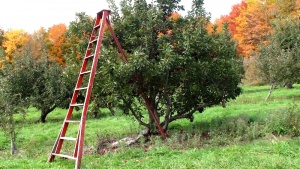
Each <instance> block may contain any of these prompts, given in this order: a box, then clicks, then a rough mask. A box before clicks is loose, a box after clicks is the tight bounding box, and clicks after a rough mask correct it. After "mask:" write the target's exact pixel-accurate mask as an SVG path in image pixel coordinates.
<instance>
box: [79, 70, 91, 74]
mask: <svg viewBox="0 0 300 169" xmlns="http://www.w3.org/2000/svg"><path fill="white" fill-rule="evenodd" d="M89 73H91V71H85V72H81V73H80V74H81V75H84V74H89Z"/></svg>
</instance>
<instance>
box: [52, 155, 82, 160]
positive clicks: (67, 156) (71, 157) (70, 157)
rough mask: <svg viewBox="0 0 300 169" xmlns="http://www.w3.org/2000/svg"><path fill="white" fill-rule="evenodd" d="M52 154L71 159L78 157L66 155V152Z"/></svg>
mask: <svg viewBox="0 0 300 169" xmlns="http://www.w3.org/2000/svg"><path fill="white" fill-rule="evenodd" d="M52 155H54V156H58V157H62V158H67V159H71V160H76V159H77V158H76V157H73V156H69V155H64V154H55V153H52Z"/></svg>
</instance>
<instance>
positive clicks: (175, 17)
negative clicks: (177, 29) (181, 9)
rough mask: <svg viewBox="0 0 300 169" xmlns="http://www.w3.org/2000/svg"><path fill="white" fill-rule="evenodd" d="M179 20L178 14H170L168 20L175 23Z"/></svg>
mask: <svg viewBox="0 0 300 169" xmlns="http://www.w3.org/2000/svg"><path fill="white" fill-rule="evenodd" d="M179 18H181V15H180V14H179V13H178V12H172V14H171V16H169V19H170V20H173V21H177V20H178V19H179Z"/></svg>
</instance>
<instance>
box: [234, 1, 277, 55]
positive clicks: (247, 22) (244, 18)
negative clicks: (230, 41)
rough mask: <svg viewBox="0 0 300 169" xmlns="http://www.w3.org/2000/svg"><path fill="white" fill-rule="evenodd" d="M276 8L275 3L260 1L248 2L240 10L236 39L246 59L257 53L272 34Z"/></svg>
mask: <svg viewBox="0 0 300 169" xmlns="http://www.w3.org/2000/svg"><path fill="white" fill-rule="evenodd" d="M274 8H275V6H274V4H273V3H268V1H266V2H265V3H262V2H261V1H258V0H248V1H247V5H245V6H243V7H242V8H241V9H240V14H239V16H238V17H236V19H235V24H236V30H235V31H236V33H235V34H234V35H233V37H234V39H236V40H238V51H239V53H240V54H242V55H243V56H244V57H249V56H250V55H251V54H252V52H256V51H257V48H258V45H259V44H260V43H261V42H264V41H266V38H267V36H268V35H269V34H270V33H271V24H270V16H271V14H272V12H270V11H269V10H273V9H274Z"/></svg>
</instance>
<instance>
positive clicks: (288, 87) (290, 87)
mask: <svg viewBox="0 0 300 169" xmlns="http://www.w3.org/2000/svg"><path fill="white" fill-rule="evenodd" d="M285 87H286V88H287V89H292V88H293V85H292V84H291V83H288V84H286V85H285Z"/></svg>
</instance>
